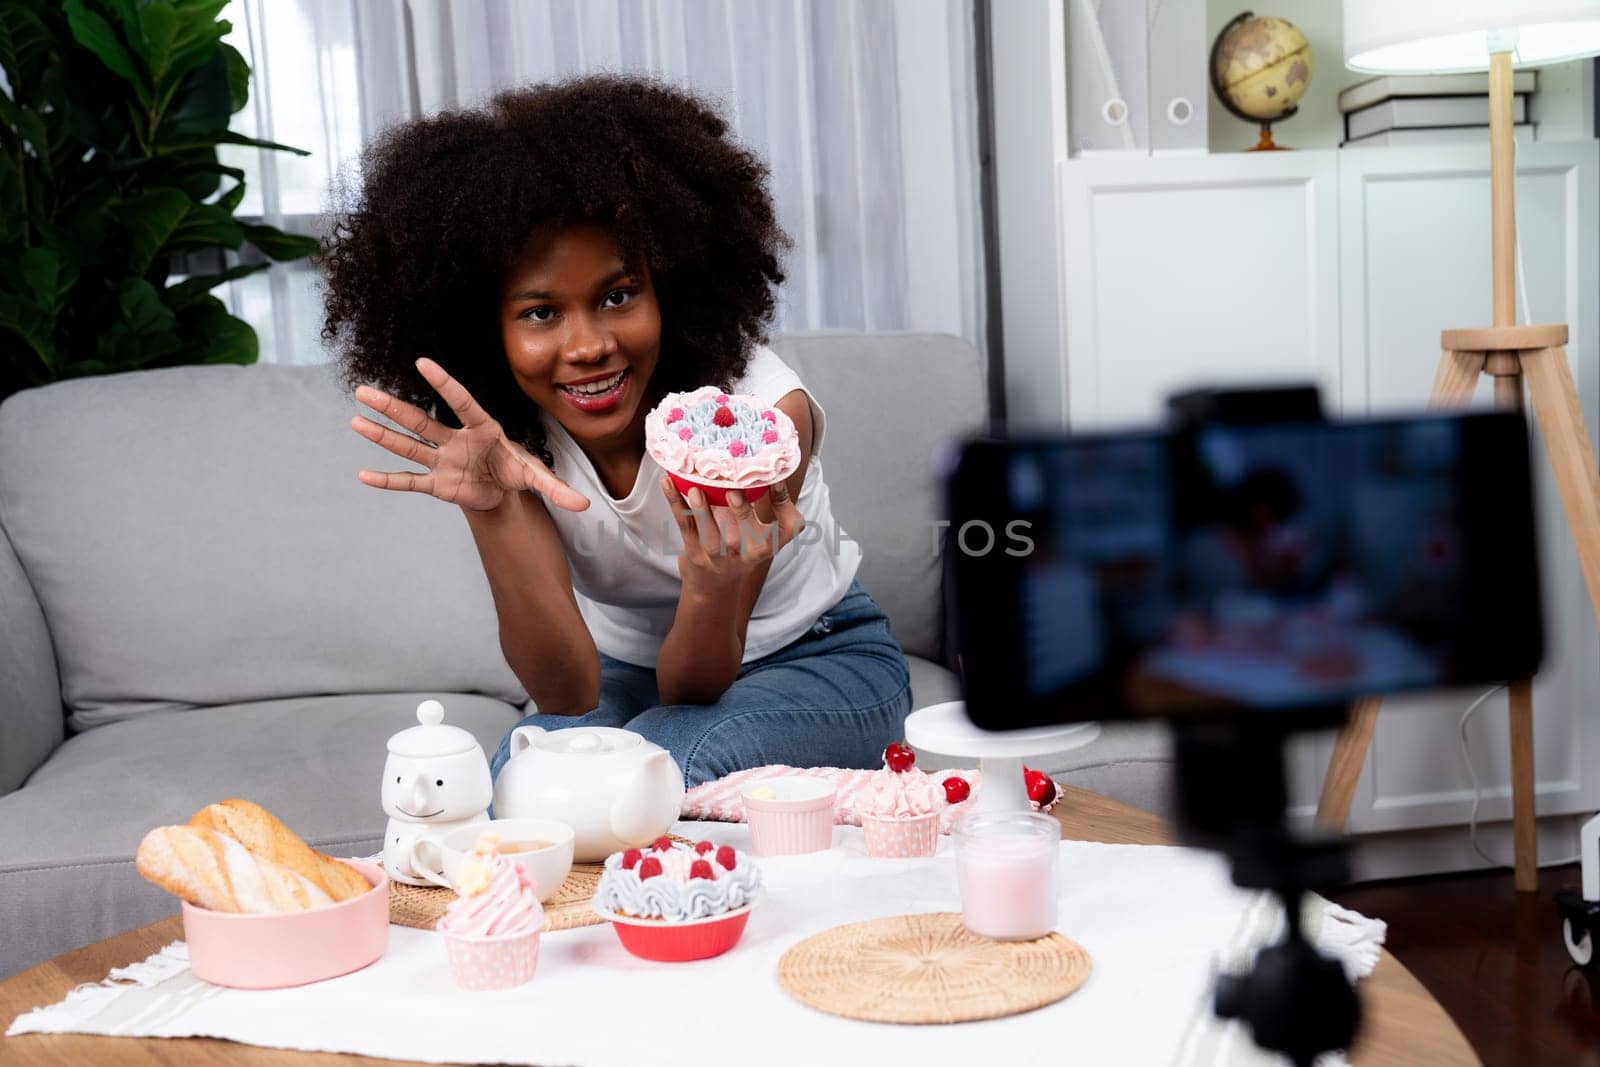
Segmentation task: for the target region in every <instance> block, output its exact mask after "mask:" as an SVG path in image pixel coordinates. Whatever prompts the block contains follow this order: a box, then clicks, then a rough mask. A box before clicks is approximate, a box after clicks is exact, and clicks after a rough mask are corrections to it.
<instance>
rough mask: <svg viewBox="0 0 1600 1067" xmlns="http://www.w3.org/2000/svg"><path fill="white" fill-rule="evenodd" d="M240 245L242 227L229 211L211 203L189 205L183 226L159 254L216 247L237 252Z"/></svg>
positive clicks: (242, 237) (242, 235)
mask: <svg viewBox="0 0 1600 1067" xmlns="http://www.w3.org/2000/svg"><path fill="white" fill-rule="evenodd" d="M243 243H244V227H243V226H241V225H240V224H239V223H238V222H237V221H235V219H234V217H233V213H232V212H230V211H227V210H225V209H223V208H220V207H218V206H217V205H215V204H191V205H190V206H189V214H188V215H187V216H185V217H184V220H183V225H181V226H179V227H178V229H177V230H176V231H175V232H174V233H173V235H172V236H171V237H170V238H169V239H168V240H167V243H166V246H165V247H164V248H163V250H162V251H163V252H165V253H167V254H171V253H174V252H189V251H193V250H194V249H197V248H213V247H215V246H217V245H221V246H223V247H224V248H232V249H237V248H238V247H239V246H240V245H241V244H243Z"/></svg>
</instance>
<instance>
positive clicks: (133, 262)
mask: <svg viewBox="0 0 1600 1067" xmlns="http://www.w3.org/2000/svg"><path fill="white" fill-rule="evenodd" d="M190 207H191V204H190V201H189V198H188V197H187V196H185V195H184V194H183V193H182V192H179V191H178V190H177V189H148V190H146V191H145V192H144V193H142V194H140V195H139V196H137V197H135V198H134V199H132V200H129V201H128V202H127V204H126V205H125V206H124V207H123V208H122V210H121V211H120V212H119V214H120V215H121V217H122V221H123V224H124V225H125V226H127V228H128V256H129V263H128V271H129V273H131V274H143V273H144V272H145V271H147V270H149V269H150V263H151V261H152V260H154V259H155V258H156V256H157V255H159V254H160V253H161V250H162V248H163V246H165V245H166V243H167V242H168V241H169V240H171V239H172V236H173V234H174V233H176V232H177V231H178V228H179V227H180V226H182V225H183V221H184V219H185V218H187V217H188V215H189V209H190Z"/></svg>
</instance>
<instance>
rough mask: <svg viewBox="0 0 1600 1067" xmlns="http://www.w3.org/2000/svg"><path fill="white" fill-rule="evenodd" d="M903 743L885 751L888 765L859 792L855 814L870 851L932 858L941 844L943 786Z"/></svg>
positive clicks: (880, 854)
mask: <svg viewBox="0 0 1600 1067" xmlns="http://www.w3.org/2000/svg"><path fill="white" fill-rule="evenodd" d="M915 763H916V756H915V755H914V754H913V753H912V751H911V749H910V748H909V747H907V746H906V745H904V744H899V743H896V744H893V745H890V746H889V747H888V748H886V749H884V750H883V769H882V770H880V771H878V772H877V773H876V774H874V775H873V776H872V777H871V778H868V779H867V783H866V784H865V785H863V786H862V787H861V788H860V789H859V790H857V791H856V797H855V808H856V817H857V818H859V819H860V820H861V829H862V830H863V831H865V832H866V835H867V855H869V856H877V857H879V858H882V859H914V858H917V857H921V856H931V855H933V853H934V851H935V850H936V849H937V848H938V847H939V809H940V808H941V807H942V806H943V804H944V796H943V792H944V790H943V787H942V786H941V785H940V784H939V783H938V782H935V781H934V780H933V779H932V778H930V777H929V776H928V775H926V774H924V773H923V772H922V771H921V770H920V769H919V768H918V767H917V766H915Z"/></svg>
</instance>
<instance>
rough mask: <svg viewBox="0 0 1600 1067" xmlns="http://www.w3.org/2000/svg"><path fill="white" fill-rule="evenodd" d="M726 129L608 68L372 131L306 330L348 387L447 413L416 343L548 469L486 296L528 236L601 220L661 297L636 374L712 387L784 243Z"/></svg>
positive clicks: (740, 351)
mask: <svg viewBox="0 0 1600 1067" xmlns="http://www.w3.org/2000/svg"><path fill="white" fill-rule="evenodd" d="M727 134H728V125H727V123H726V122H724V121H723V119H722V118H721V117H720V116H719V115H718V114H717V113H716V111H715V110H714V109H713V108H712V107H711V106H710V105H709V104H707V103H706V102H704V101H702V100H700V99H698V98H696V97H695V96H693V95H691V94H689V93H686V92H684V91H683V90H681V89H678V88H675V87H673V86H670V85H667V84H665V83H662V82H658V81H654V80H651V79H646V78H637V77H621V76H615V75H592V76H586V77H580V78H574V79H571V80H567V81H562V82H555V83H547V84H541V85H535V86H530V87H526V88H519V89H514V90H509V91H506V92H502V93H500V94H499V95H497V96H495V97H494V98H493V99H492V100H491V101H490V102H489V103H488V104H487V105H486V106H485V107H483V108H481V109H473V110H460V111H451V112H446V113H443V114H439V115H435V116H431V117H428V118H424V119H418V120H414V121H410V122H405V123H401V124H399V125H396V126H392V127H390V128H388V129H386V130H385V131H383V133H382V134H380V135H379V136H378V137H377V138H376V139H375V140H374V141H373V142H372V143H371V144H370V145H369V146H368V147H367V148H366V149H365V150H364V151H363V152H362V155H361V164H360V176H359V183H360V188H359V189H357V190H355V191H354V193H353V194H351V193H350V192H348V191H347V192H346V194H345V199H346V200H347V201H348V202H349V203H350V206H349V207H348V208H347V209H345V210H343V211H341V212H340V213H339V214H338V215H337V216H336V220H335V223H334V226H333V229H332V231H331V235H330V236H329V238H328V239H327V240H326V241H325V242H324V245H323V249H322V252H321V254H320V256H319V264H320V266H321V267H322V268H323V271H324V275H325V294H324V305H323V311H324V317H323V328H322V336H323V339H324V340H325V341H328V342H330V343H333V344H335V345H336V347H337V350H338V352H339V359H340V364H341V372H342V377H343V379H344V383H345V385H346V387H347V389H353V388H354V387H355V386H356V385H358V384H361V383H366V384H370V385H374V386H376V387H378V388H380V389H383V390H385V391H387V392H389V393H391V394H393V395H394V396H397V397H399V398H401V399H404V400H408V401H410V402H411V403H414V404H416V405H417V406H418V407H420V408H422V409H423V410H425V411H427V410H433V411H434V412H435V414H436V416H437V417H438V418H439V419H440V421H442V422H444V423H445V424H446V425H449V426H458V425H459V422H458V421H457V420H456V419H455V417H454V415H453V413H452V412H451V411H450V410H449V408H448V407H447V406H446V405H444V404H443V403H439V402H437V398H436V397H435V396H434V394H433V392H432V390H431V389H430V388H429V387H428V385H427V383H426V382H425V381H423V380H422V378H421V376H420V375H419V374H418V373H417V371H416V368H415V362H416V360H417V359H418V358H419V357H421V356H428V357H429V358H431V359H433V360H435V361H436V362H438V363H439V364H440V365H441V366H443V367H444V368H445V369H446V370H447V371H449V372H450V374H451V375H453V376H454V377H455V378H456V379H457V380H459V381H460V382H461V383H462V384H463V385H464V386H466V388H467V390H468V391H469V392H471V393H472V395H473V396H474V397H475V398H477V400H478V401H479V402H480V403H481V404H482V405H483V406H484V408H485V410H487V411H488V412H489V413H490V415H492V416H493V417H494V418H496V419H497V420H499V422H500V424H501V426H502V427H503V428H504V429H505V431H506V434H507V436H509V437H510V438H511V439H512V440H515V441H517V442H519V443H520V444H522V445H524V446H526V447H527V448H529V449H530V450H531V451H533V452H534V453H535V454H536V455H539V456H540V457H541V458H542V459H543V460H544V461H545V462H546V463H547V464H548V463H552V462H553V460H552V457H551V455H550V452H549V449H548V447H547V446H546V444H545V440H544V431H543V428H542V426H541V425H540V422H539V417H538V414H539V413H538V407H537V405H535V404H534V402H533V401H532V400H531V399H530V398H528V397H527V396H526V394H524V393H523V392H522V390H521V389H520V388H519V387H518V385H517V384H516V380H515V379H514V378H513V377H512V374H511V370H510V366H509V364H508V362H507V360H506V355H505V348H504V345H503V343H502V341H501V333H500V322H499V301H500V292H501V285H502V281H503V279H504V277H505V275H506V272H507V270H508V269H509V268H510V267H511V266H512V265H513V263H515V261H516V260H517V258H518V257H519V256H520V255H521V253H522V252H523V251H524V249H525V248H526V246H527V244H528V242H529V240H530V238H531V237H532V236H533V234H534V232H535V231H536V230H543V229H544V228H546V227H552V226H553V227H558V228H559V227H563V226H567V225H576V224H591V225H597V226H599V227H601V228H602V229H604V230H606V231H607V232H609V233H610V234H611V235H612V236H613V238H614V239H615V240H616V241H617V244H618V246H619V248H620V249H621V252H622V255H623V258H624V260H625V261H626V263H627V266H628V267H629V269H631V270H637V269H638V268H639V266H640V265H641V264H643V265H646V266H648V268H649V271H650V274H651V276H652V281H653V284H654V287H655V290H656V295H657V300H658V302H659V304H660V307H661V357H660V360H659V362H658V363H657V366H656V371H655V374H654V376H653V377H652V379H651V382H650V387H651V388H652V389H654V390H657V391H660V392H666V391H677V390H686V389H692V388H695V387H697V386H700V385H705V384H708V383H715V384H718V385H720V386H722V387H723V388H727V387H728V386H729V385H730V383H731V382H732V381H733V380H734V379H736V378H738V377H739V375H740V374H741V373H743V371H744V368H745V364H746V362H747V361H748V359H749V357H750V350H751V347H752V346H753V345H754V344H757V343H760V342H762V341H764V340H765V339H766V325H767V324H768V323H770V322H771V320H772V314H773V310H774V307H775V301H776V297H775V289H776V287H777V286H778V285H779V284H781V283H782V282H783V272H782V268H781V262H780V256H781V254H782V252H783V251H784V250H785V249H786V248H787V247H788V245H789V239H788V237H786V236H785V234H784V233H783V231H782V229H780V228H779V226H778V222H777V215H776V212H775V211H774V210H773V206H772V199H771V196H770V195H769V193H768V190H767V168H766V166H765V164H763V163H762V161H761V160H760V158H759V157H757V156H756V155H755V154H753V153H752V152H750V151H748V150H746V149H744V148H742V147H740V146H739V145H738V144H737V143H735V142H734V141H733V140H732V139H731V138H730V137H728V136H727Z"/></svg>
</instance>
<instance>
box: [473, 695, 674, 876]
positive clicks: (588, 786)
mask: <svg viewBox="0 0 1600 1067" xmlns="http://www.w3.org/2000/svg"><path fill="white" fill-rule="evenodd" d="M682 807H683V771H681V770H680V769H679V768H678V764H677V762H676V761H674V760H673V758H672V755H671V753H669V752H667V750H666V749H664V748H662V747H661V746H660V745H657V744H654V743H652V742H650V741H646V740H645V739H644V738H643V737H641V736H639V735H638V734H636V733H633V732H631V731H629V730H618V729H614V728H612V727H609V726H592V727H575V728H573V729H571V730H555V731H551V732H549V733H547V732H545V731H544V730H543V729H541V728H540V727H538V726H519V727H517V728H516V729H515V730H513V731H512V732H511V756H510V758H509V759H508V760H507V761H506V763H505V765H504V766H503V767H501V768H500V777H499V778H498V779H497V780H496V781H495V784H494V814H495V818H497V819H505V818H521V817H524V816H531V817H537V818H541V819H556V820H559V821H560V822H564V823H566V824H567V825H569V826H571V827H572V829H573V832H574V834H575V835H576V839H575V842H574V848H573V859H574V860H576V861H577V862H579V863H597V862H599V861H600V860H603V859H605V858H606V857H607V856H609V855H610V854H611V853H613V852H617V851H620V850H622V849H627V848H638V847H640V846H642V845H646V844H648V843H650V842H651V841H653V840H655V839H656V838H657V837H659V836H661V835H662V834H664V833H666V832H667V831H668V830H669V829H671V827H672V824H673V823H674V822H676V821H677V819H678V812H679V810H680V809H681V808H682Z"/></svg>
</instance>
